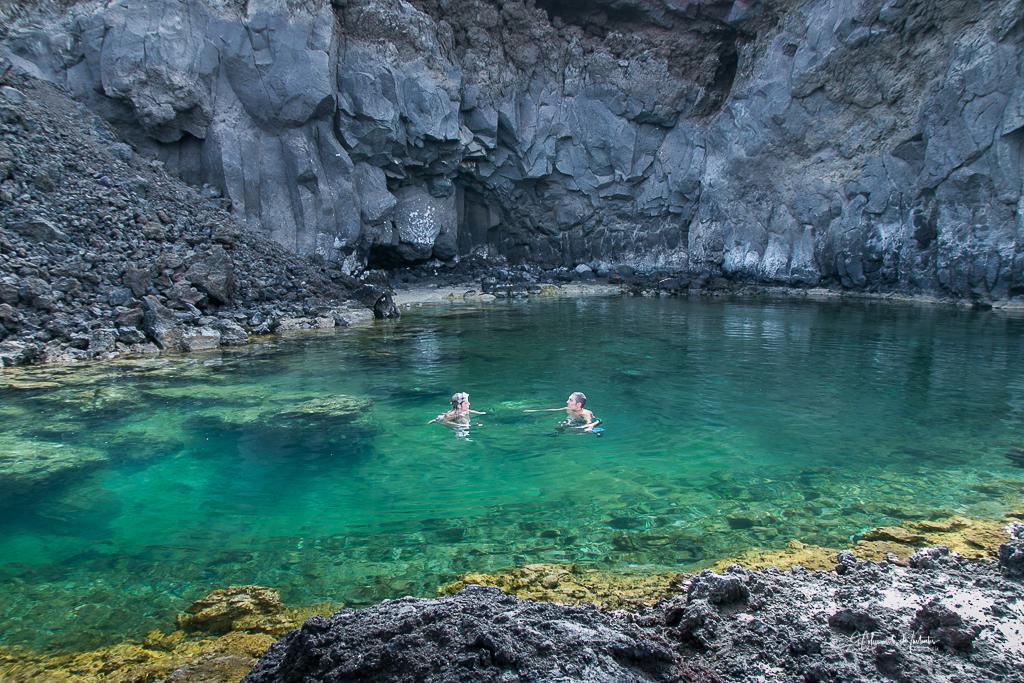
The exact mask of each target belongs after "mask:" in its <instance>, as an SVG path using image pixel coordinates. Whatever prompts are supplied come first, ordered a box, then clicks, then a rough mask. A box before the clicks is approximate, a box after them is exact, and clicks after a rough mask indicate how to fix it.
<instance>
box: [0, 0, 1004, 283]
mask: <svg viewBox="0 0 1024 683" xmlns="http://www.w3.org/2000/svg"><path fill="white" fill-rule="evenodd" d="M28 4H29V5H31V4H32V3H28ZM1022 17H1024V5H1022V2H1021V1H1020V0H1007V1H999V2H996V1H994V0H984V1H980V2H979V1H978V0H949V1H946V2H934V1H933V0H592V1H586V2H585V1H583V0H526V1H525V2H524V0H412V1H410V2H405V1H403V0H334V1H333V2H331V3H328V2H325V1H319V0H291V1H287V2H286V1H285V0H250V1H249V2H244V0H118V1H115V2H110V3H96V2H85V3H79V4H76V5H73V6H72V7H70V8H69V9H68V10H67V11H66V12H64V13H59V14H57V13H53V12H50V13H39V12H37V13H36V14H35V15H34V17H33V15H32V13H31V12H25V13H24V16H21V17H19V18H18V21H12V22H10V26H9V28H8V30H7V31H6V37H5V40H4V45H5V47H6V49H7V51H8V53H9V57H10V58H11V59H12V61H13V62H14V63H15V65H16V66H18V67H20V68H22V69H25V70H28V71H30V72H32V73H34V74H36V75H37V76H39V77H43V78H46V79H50V80H52V81H55V82H57V83H60V84H62V85H64V86H66V87H67V89H69V90H70V91H71V92H72V93H73V94H75V95H76V96H77V97H79V98H80V99H82V100H84V101H86V102H87V103H88V104H89V105H90V106H91V107H93V108H94V109H95V110H96V111H98V112H100V113H101V114H102V115H103V116H104V117H105V118H106V119H107V120H108V121H110V122H111V123H113V124H114V125H115V127H116V128H117V129H118V130H119V132H120V133H121V134H122V135H123V137H124V138H125V139H126V140H128V141H129V142H130V143H131V144H132V145H133V146H134V147H135V148H136V149H137V150H139V151H140V152H141V153H143V154H145V155H150V156H153V157H155V158H158V159H160V160H162V161H163V162H164V163H165V164H166V167H167V168H168V169H169V170H171V171H172V172H174V173H176V174H178V175H179V176H181V177H182V178H184V179H185V180H187V181H188V182H191V183H193V184H196V185H201V184H204V183H205V184H208V185H210V186H213V187H214V188H216V189H218V190H220V191H221V192H223V193H224V194H225V196H226V197H227V198H229V199H230V202H231V205H232V208H233V211H234V212H235V213H236V215H237V216H238V217H240V218H241V219H243V220H244V221H245V222H246V223H247V224H248V225H249V227H250V229H251V230H252V231H255V232H259V233H261V234H266V235H269V236H271V237H273V239H275V240H277V241H278V242H280V243H281V244H283V245H286V246H287V247H289V248H290V249H292V250H294V251H296V252H298V253H300V254H319V255H321V256H323V257H324V258H326V259H327V260H328V261H334V262H337V263H338V264H339V265H343V266H344V268H345V270H346V271H347V272H351V271H353V270H357V269H359V268H362V267H365V266H367V265H369V266H371V267H372V266H395V265H404V264H408V263H415V262H423V261H426V260H429V259H434V258H436V259H441V260H447V261H451V260H454V259H457V258H459V257H461V256H465V255H468V254H470V253H474V252H476V253H481V252H482V253H487V254H489V255H502V256H505V257H507V258H508V259H510V260H511V261H524V262H529V263H534V264H539V265H544V266H557V265H570V266H571V265H575V264H577V263H579V262H591V263H593V262H594V261H602V262H610V263H623V264H628V265H632V266H634V267H639V268H641V269H665V270H674V271H682V272H684V273H689V274H690V275H691V276H694V277H697V278H700V277H705V276H725V277H727V278H730V279H736V280H750V281H758V282H769V283H780V284H786V285H795V286H808V285H824V286H830V287H841V288H853V289H864V290H869V291H902V292H911V293H931V294H939V295H944V296H952V297H963V298H971V299H978V300H1005V299H1008V298H1012V297H1015V296H1019V295H1021V294H1024V255H1022V253H1021V251H1022V248H1021V244H1022V234H1024V233H1022V226H1021V218H1020V216H1019V212H1018V206H1019V203H1020V201H1021V149H1022V144H1024V132H1022V131H1024V76H1022V74H1021V72H1020V63H1021V48H1022V44H1024V22H1022Z"/></svg>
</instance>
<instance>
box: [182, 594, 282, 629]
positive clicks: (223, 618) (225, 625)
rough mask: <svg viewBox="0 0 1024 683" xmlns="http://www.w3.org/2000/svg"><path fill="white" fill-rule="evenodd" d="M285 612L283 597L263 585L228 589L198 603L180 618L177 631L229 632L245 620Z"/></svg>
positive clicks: (206, 597) (197, 601)
mask: <svg viewBox="0 0 1024 683" xmlns="http://www.w3.org/2000/svg"><path fill="white" fill-rule="evenodd" d="M283 609H284V604H283V603H282V602H281V596H280V594H279V593H278V592H277V591H276V590H274V589H273V588H265V587H263V586H228V587H227V588H219V589H217V590H215V591H212V592H210V593H209V594H208V595H206V596H205V597H203V598H201V599H199V600H196V601H195V602H194V603H192V605H191V606H190V607H189V608H188V610H186V613H185V614H180V615H178V619H177V622H178V628H181V629H183V630H185V631H205V632H207V633H218V634H219V633H227V632H228V631H231V630H232V629H233V628H234V623H235V622H236V621H237V620H240V619H242V618H243V617H254V616H257V617H258V616H268V615H275V614H278V613H279V612H281V611H282V610H283Z"/></svg>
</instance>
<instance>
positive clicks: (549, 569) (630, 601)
mask: <svg viewBox="0 0 1024 683" xmlns="http://www.w3.org/2000/svg"><path fill="white" fill-rule="evenodd" d="M676 576H677V573H676V572H665V573H658V574H621V573H613V572H604V571H598V570H594V569H586V568H583V567H580V566H578V565H575V564H569V565H563V564H528V565H524V566H522V567H514V568H512V569H506V570H503V571H500V572H496V573H493V574H482V573H470V574H464V575H463V576H461V577H459V579H458V580H457V581H454V582H452V583H449V584H446V585H444V586H442V587H441V588H440V589H439V591H438V592H439V593H441V594H444V595H451V594H453V593H457V592H458V591H460V590H462V589H463V588H465V587H466V586H467V585H469V584H480V585H482V586H495V587H497V588H500V589H501V590H502V591H504V592H505V593H509V594H510V595H515V596H516V597H519V598H524V599H527V600H542V601H545V602H557V603H561V604H567V605H577V604H582V603H593V604H596V605H600V606H602V607H608V608H611V609H619V608H624V607H630V606H636V605H641V604H651V603H654V602H657V601H658V600H660V599H661V598H665V597H668V596H669V595H671V594H672V592H673V591H672V589H671V583H672V581H673V579H675V577H676Z"/></svg>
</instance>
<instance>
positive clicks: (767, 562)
mask: <svg viewBox="0 0 1024 683" xmlns="http://www.w3.org/2000/svg"><path fill="white" fill-rule="evenodd" d="M731 564H738V565H739V566H741V567H744V568H746V569H767V568H769V567H775V568H777V569H791V568H793V567H797V566H799V567H803V568H804V569H811V570H814V571H828V570H831V569H832V568H833V567H834V566H835V564H836V550H835V549H834V548H823V547H821V546H818V545H808V544H806V543H801V542H800V541H790V542H789V544H788V545H787V546H786V547H785V548H779V549H765V548H752V549H750V550H748V551H747V552H745V553H742V554H741V555H738V556H737V557H733V558H728V559H725V560H720V561H718V562H715V563H714V564H713V565H711V567H710V569H711V571H714V572H721V571H724V570H725V568H726V567H728V566H729V565H731Z"/></svg>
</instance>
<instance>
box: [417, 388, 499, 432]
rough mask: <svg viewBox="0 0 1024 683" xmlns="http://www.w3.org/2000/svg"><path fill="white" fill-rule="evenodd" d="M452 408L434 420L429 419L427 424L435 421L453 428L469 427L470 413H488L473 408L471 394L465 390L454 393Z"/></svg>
mask: <svg viewBox="0 0 1024 683" xmlns="http://www.w3.org/2000/svg"><path fill="white" fill-rule="evenodd" d="M451 401H452V409H451V410H449V411H448V412H447V413H441V414H440V415H438V416H437V417H435V418H434V419H432V420H428V421H427V424H433V423H435V422H437V423H439V424H443V425H446V426H448V427H453V428H456V429H458V428H460V427H461V428H465V427H469V420H470V417H469V416H470V415H486V414H487V413H484V412H481V411H479V410H473V409H471V408H470V407H469V394H467V393H466V392H465V391H460V392H457V393H455V394H452V399H451Z"/></svg>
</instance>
